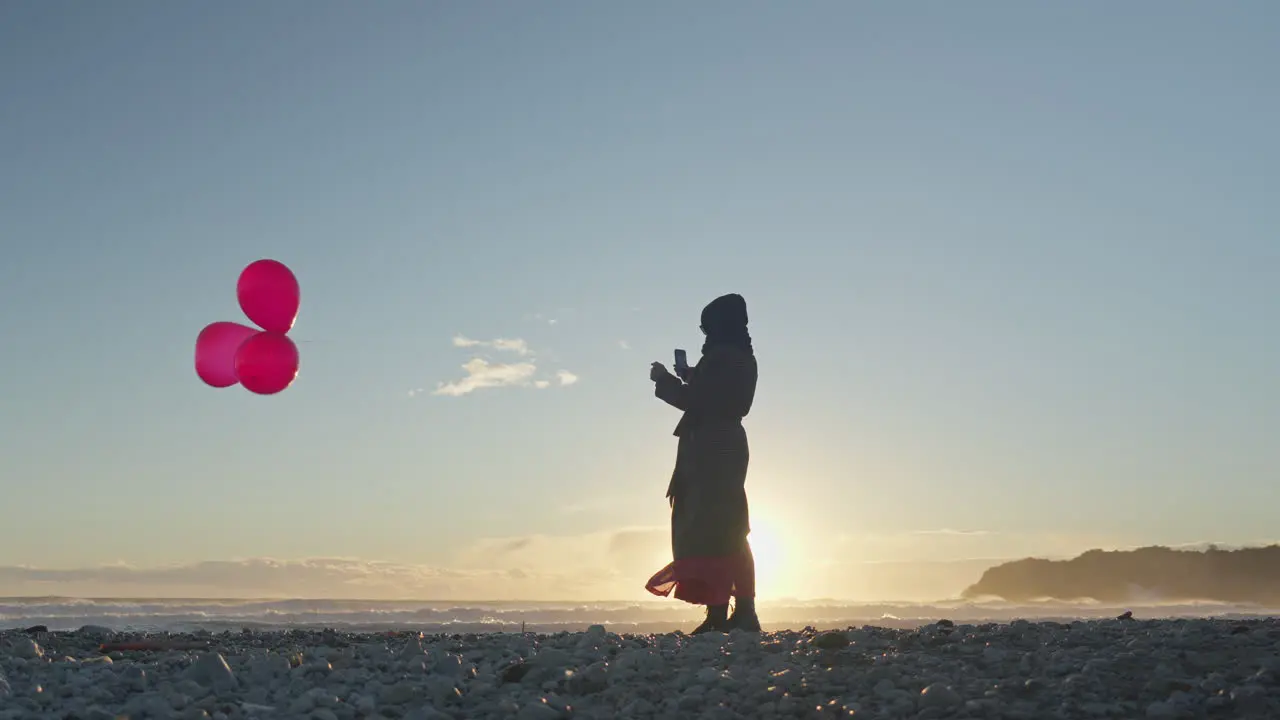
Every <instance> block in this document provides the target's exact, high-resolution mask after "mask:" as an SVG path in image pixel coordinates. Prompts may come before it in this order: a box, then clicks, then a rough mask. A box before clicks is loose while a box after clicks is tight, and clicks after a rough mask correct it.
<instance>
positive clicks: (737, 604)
mask: <svg viewBox="0 0 1280 720" xmlns="http://www.w3.org/2000/svg"><path fill="white" fill-rule="evenodd" d="M725 624H726V625H727V626H728V628H729V629H730V630H745V631H746V632H760V618H759V617H757V616H756V599H755V598H753V597H740V598H734V603H733V617H731V618H729V619H728V620H727V621H726V622H725Z"/></svg>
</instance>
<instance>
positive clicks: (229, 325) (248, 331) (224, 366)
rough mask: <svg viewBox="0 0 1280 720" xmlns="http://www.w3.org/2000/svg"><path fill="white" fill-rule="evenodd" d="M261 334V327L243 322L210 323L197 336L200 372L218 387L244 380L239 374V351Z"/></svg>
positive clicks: (208, 383)
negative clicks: (258, 328) (259, 329)
mask: <svg viewBox="0 0 1280 720" xmlns="http://www.w3.org/2000/svg"><path fill="white" fill-rule="evenodd" d="M257 334H258V331H257V330H254V329H253V328H251V327H248V326H245V325H241V324H239V323H233V322H215V323H209V324H208V325H206V326H205V328H204V329H203V330H201V331H200V334H199V335H197V336H196V375H199V376H200V379H201V380H203V381H205V384H207V385H212V386H213V387H216V388H224V387H231V386H232V385H235V384H236V383H238V382H240V379H239V377H237V376H236V351H237V350H239V349H240V346H241V345H243V344H244V343H245V341H246V340H248V339H249V338H251V337H253V336H254V335H257Z"/></svg>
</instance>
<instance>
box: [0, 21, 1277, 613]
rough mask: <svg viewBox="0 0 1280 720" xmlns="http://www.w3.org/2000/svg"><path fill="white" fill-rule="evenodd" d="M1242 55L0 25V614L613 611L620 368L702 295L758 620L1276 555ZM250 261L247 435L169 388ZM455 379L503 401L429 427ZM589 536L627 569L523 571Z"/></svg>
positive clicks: (652, 516) (616, 31)
mask: <svg viewBox="0 0 1280 720" xmlns="http://www.w3.org/2000/svg"><path fill="white" fill-rule="evenodd" d="M1277 37H1280V5H1278V4H1276V3H1274V2H1266V1H1263V0H1259V1H1256V2H1234V3H1228V4H1210V3H1192V2H1155V1H1154V0H1152V1H1143V2H1128V3H1114V2H1101V1H1096V2H1093V1H1091V2H1080V3H1070V4H1067V3H1022V2H1014V1H1013V0H1009V1H1007V2H972V3H887V2H884V3H856V2H844V1H836V0H831V1H814V2H806V3H800V4H795V3H779V2H728V1H727V0H715V1H711V2H700V3H689V2H676V1H671V2H657V3H592V2H548V3H536V4H535V3H529V4H522V3H515V4H506V3H497V4H495V3H462V2H455V3H444V2H417V1H403V2H401V1H385V2H377V3H344V2H331V1H327V0H326V1H322V2H312V1H308V2H302V1H301V0H278V1H276V2H271V3H249V2H231V3H221V4H200V3H192V2H141V1H137V2H118V3H85V2H63V1H48V2H44V1H41V2H37V1H36V0H26V1H23V2H16V1H15V2H6V3H3V4H0V242H2V243H3V254H2V255H0V308H3V310H2V311H0V408H3V410H2V412H0V483H3V485H2V486H0V492H2V493H3V500H2V501H0V565H29V566H33V567H37V568H63V569H65V568H84V567H90V566H95V565H98V564H101V563H116V562H123V563H127V564H130V565H133V566H139V567H149V566H155V565H165V564H182V563H191V562H196V561H203V560H230V559H243V558H260V557H265V558H275V559H280V560H299V559H304V558H330V557H345V558H354V559H357V560H360V561H365V562H372V561H385V562H386V563H390V564H394V565H395V567H397V568H404V567H408V568H417V569H418V570H420V571H421V572H424V573H433V572H437V570H428V569H427V568H457V569H458V572H459V573H462V572H463V570H464V569H467V568H470V569H471V570H474V571H475V572H480V571H481V570H485V571H493V572H497V571H502V570H510V569H512V568H513V567H517V566H519V567H521V568H525V567H526V566H533V565H537V563H538V562H541V563H543V565H545V566H546V567H545V568H543V569H542V570H538V572H544V574H545V577H548V578H551V577H553V576H555V573H557V572H562V573H570V574H572V573H576V572H579V571H581V572H582V573H586V574H587V575H585V576H584V577H587V576H589V577H588V579H587V580H584V581H583V582H584V583H586V584H584V585H582V587H583V588H584V589H583V590H581V592H598V593H604V594H608V593H609V592H613V591H612V590H608V591H607V590H605V589H600V588H605V587H606V586H607V587H608V588H613V587H619V588H623V589H624V590H619V591H617V593H623V592H624V591H625V592H632V591H633V590H634V591H635V592H636V593H638V594H637V595H636V596H637V597H640V596H643V591H642V589H641V588H642V584H643V581H644V579H645V577H647V575H646V574H645V573H646V572H647V571H648V570H652V569H656V567H651V561H655V562H656V561H657V560H660V559H661V555H662V553H663V552H666V547H665V544H664V543H665V531H664V530H663V529H662V527H663V524H664V523H665V522H666V514H665V513H666V506H665V502H664V500H663V497H662V495H663V492H664V490H665V486H666V480H667V476H668V474H669V472H670V466H671V463H672V461H673V458H674V450H675V446H674V439H673V438H672V437H671V436H670V431H671V428H672V427H673V425H674V423H675V421H676V419H677V418H676V417H675V416H674V413H673V412H672V411H671V410H670V409H669V408H667V407H665V406H663V405H662V404H661V403H659V402H658V401H656V400H654V399H653V397H652V395H651V386H650V383H649V382H648V379H647V373H648V365H649V363H650V362H651V361H653V360H661V361H664V362H669V361H670V355H671V348H673V347H675V346H681V347H687V348H689V349H690V350H691V351H694V353H693V354H694V355H695V356H696V350H697V348H698V345H699V342H700V336H699V334H698V331H697V326H698V312H699V310H700V308H701V306H702V305H703V304H704V303H705V302H707V301H708V300H710V299H711V298H713V297H715V296H716V295H719V294H721V293H725V292H740V293H742V294H743V295H745V296H746V298H747V300H748V303H749V305H750V312H751V318H752V329H753V333H754V335H755V338H756V344H757V349H758V352H759V356H760V363H761V368H762V379H761V386H760V391H759V397H758V403H757V406H756V410H755V412H754V414H753V416H752V417H751V418H750V419H749V430H750V432H751V435H752V441H753V470H752V474H751V477H750V481H749V483H750V484H749V489H750V492H751V496H752V499H753V503H754V505H753V512H754V513H755V515H756V517H758V518H759V519H760V522H761V523H762V527H764V528H766V529H767V533H766V534H768V535H769V537H767V538H764V537H762V540H761V542H762V544H771V545H773V546H774V547H773V551H774V552H775V553H783V554H784V555H786V557H790V558H791V559H792V563H791V570H790V571H789V572H791V573H792V574H793V576H792V577H790V579H789V580H787V581H786V582H787V583H789V589H790V590H792V591H794V592H795V593H796V594H805V593H809V592H818V591H819V590H818V589H817V586H816V585H815V584H814V583H813V582H810V581H809V580H806V579H805V578H806V577H808V576H809V575H811V574H812V572H811V571H812V570H813V568H815V567H818V566H819V565H821V566H822V567H824V568H827V570H824V571H823V572H828V573H829V577H836V576H838V575H839V573H840V572H843V570H842V568H843V567H844V564H848V563H855V562H862V561H867V560H895V559H929V558H935V557H943V556H946V557H953V556H954V557H956V558H961V557H968V556H971V555H973V554H975V553H976V554H978V555H979V556H988V555H991V556H1018V555H1022V554H1026V553H1031V552H1051V551H1062V552H1067V551H1074V550H1076V549H1084V548H1086V547H1088V546H1090V545H1092V544H1098V543H1107V542H1110V543H1116V544H1123V543H1140V542H1161V543H1178V542H1191V541H1196V540H1222V541H1227V542H1232V541H1235V542H1246V541H1252V540H1258V539H1267V538H1272V537H1276V536H1277V535H1280V530H1278V529H1280V503H1278V502H1276V499H1277V497H1280V496H1278V495H1277V489H1276V482H1277V479H1278V478H1280V444H1277V443H1276V440H1275V438H1276V436H1277V431H1278V430H1280V371H1278V368H1280V238H1278V237H1277V234H1276V233H1277V228H1280V200H1277V197H1278V196H1277V191H1278V189H1280V135H1278V134H1277V128H1280V93H1277V79H1276V78H1277V75H1276V73H1277V68H1280V43H1277V42H1276V38H1277ZM260 257H273V258H276V259H279V260H281V261H283V262H285V263H287V264H288V265H289V266H290V267H292V268H293V270H294V271H295V272H296V273H297V275H298V277H299V280H300V282H301V284H302V290H303V300H302V312H301V315H300V317H299V320H298V322H297V324H296V326H295V329H294V332H293V335H294V337H295V338H296V339H297V340H299V341H301V342H300V349H301V352H302V370H301V373H300V375H299V377H298V379H297V381H296V383H295V384H294V386H293V387H291V388H290V389H289V390H287V391H286V392H285V393H283V394H281V395H278V396H274V397H268V398H262V397H257V396H253V395H250V394H249V393H247V392H245V391H243V390H242V389H240V388H232V389H228V390H221V391H217V390H213V389H211V388H209V387H206V386H204V385H202V384H201V383H200V382H199V381H198V380H197V378H196V376H195V373H194V371H193V368H192V363H191V356H192V346H193V342H194V339H195V336H196V333H197V332H198V331H199V330H200V328H201V327H202V326H203V325H204V324H206V323H208V322H211V321H214V320H236V321H242V322H243V321H244V319H243V315H242V313H241V312H240V310H239V308H238V307H237V305H236V301H235V294H234V289H235V280H236V276H237V274H238V272H239V271H240V269H241V268H242V267H243V266H244V265H246V264H247V263H249V262H251V261H253V260H255V259H258V258H260ZM553 321H554V322H553ZM459 335H461V336H465V337H467V338H472V339H476V340H481V341H492V340H494V339H497V338H502V339H521V340H524V341H525V343H526V344H527V346H528V348H529V350H530V353H529V354H527V355H524V356H521V355H518V354H517V353H513V352H509V351H504V350H501V349H494V348H487V347H484V346H479V345H476V346H471V347H457V346H455V343H454V338H455V337H456V336H459ZM477 356H480V357H484V358H487V360H488V362H490V363H491V367H490V370H493V367H494V366H498V365H500V364H515V365H518V364H519V363H531V364H532V365H533V366H534V370H533V371H532V372H533V374H532V375H530V374H529V371H528V369H527V368H526V369H525V370H521V369H519V368H518V367H517V369H516V370H511V371H510V372H509V374H508V375H507V376H506V377H508V378H509V379H523V380H526V381H527V382H529V383H533V382H537V381H538V380H539V379H541V380H546V381H548V382H550V383H551V386H550V387H547V388H545V389H539V388H537V387H536V386H532V385H528V386H520V385H518V384H517V385H516V386H507V387H488V388H482V389H478V390H475V391H474V392H470V393H466V394H463V395H459V396H444V395H435V394H432V393H431V391H432V390H434V389H436V388H437V387H438V386H439V384H440V383H449V382H456V381H459V380H460V379H462V378H463V377H464V376H465V374H466V373H465V371H464V370H463V369H462V367H461V366H462V364H463V363H465V362H467V361H468V360H470V359H471V358H473V357H477ZM499 369H501V368H499ZM508 370H510V369H508ZM561 370H567V371H569V372H571V373H573V374H574V375H575V376H576V377H577V378H578V381H577V382H576V383H574V384H571V385H561V384H560V382H559V380H558V379H557V376H556V373H557V372H559V371H561ZM418 388H422V389H425V390H426V392H423V393H413V396H412V397H411V396H410V393H411V391H414V390H416V389H418ZM628 528H630V529H632V530H634V532H636V533H639V534H644V533H648V535H646V536H645V537H647V538H649V539H648V540H645V541H643V542H641V546H642V547H643V549H642V550H637V551H636V552H638V553H639V555H638V556H636V557H640V558H641V559H640V560H636V557H632V556H628V558H629V559H626V562H632V561H634V563H633V565H634V568H633V567H632V566H630V565H627V566H626V567H627V568H628V569H627V571H626V572H621V573H619V572H617V569H618V568H619V567H622V566H623V565H624V564H625V562H624V560H617V559H616V558H615V560H617V561H616V562H614V560H611V559H610V558H609V557H595V558H594V559H592V558H587V559H582V558H578V559H573V558H574V557H576V556H573V557H570V556H571V555H573V550H571V549H572V548H577V549H580V550H581V549H582V548H583V546H585V545H591V544H593V543H596V542H597V541H598V540H599V539H600V538H604V539H606V540H608V541H609V542H611V543H614V544H613V545H610V547H613V548H614V549H618V548H622V546H623V545H625V543H622V542H621V541H619V540H618V538H619V537H622V535H620V534H619V533H620V531H623V530H625V529H628ZM946 531H964V532H963V533H960V532H946ZM593 538H594V539H593ZM504 539H513V540H511V542H510V543H507V540H504ZM535 541H536V542H543V543H547V545H546V549H544V551H542V552H541V554H539V555H538V556H537V558H535V559H532V560H530V559H523V560H519V561H517V560H514V559H512V557H511V556H505V555H503V554H502V552H505V550H503V551H502V552H500V551H494V550H493V548H495V547H506V549H507V550H510V549H512V548H516V547H528V546H529V545H528V543H531V542H535ZM503 543H507V546H509V547H507V546H503ZM521 543H524V544H521ZM557 543H558V544H557ZM644 543H649V544H647V545H646V544H644ZM557 548H558V549H557ZM624 550H625V548H624ZM584 552H585V551H584ZM619 552H623V550H619ZM627 552H630V551H627ZM623 554H626V553H625V552H623ZM575 563H577V564H575ZM805 563H809V565H808V566H805V565H804V564H805ZM531 564H532V565H531ZM783 564H785V563H782V562H775V565H776V566H778V567H781V565H783ZM538 567H543V566H542V565H539V566H538ZM797 567H807V568H808V569H805V570H797V569H796V568H797ZM832 568H835V569H832ZM535 569H536V568H535ZM775 569H776V568H775ZM416 571H417V570H415V572H416ZM776 571H777V572H778V573H782V572H783V571H782V570H781V569H776ZM441 572H442V571H441ZM591 573H596V574H595V575H591ZM610 573H612V574H610ZM486 577H488V576H486ZM513 577H514V575H513ZM779 577H780V575H779ZM601 578H607V579H601ZM595 581H600V582H603V583H606V584H605V585H599V586H593V585H590V582H595ZM494 582H498V581H497V580H495V581H494ZM548 582H550V581H548ZM781 582H782V581H781V580H779V583H781ZM824 582H826V581H824ZM832 582H834V585H835V586H836V587H837V590H835V591H833V592H837V591H839V587H841V586H840V584H839V582H835V581H832ZM608 583H614V585H608ZM829 584H830V583H829ZM481 587H482V590H481V591H483V587H487V586H481ZM764 589H765V588H762V591H763V590H764ZM827 589H828V588H827V585H823V586H822V590H824V591H825V590H827ZM493 592H495V593H500V592H505V591H503V590H494V591H493ZM886 592H889V591H886ZM617 593H615V594H617ZM0 594H3V593H0ZM562 594H563V593H562Z"/></svg>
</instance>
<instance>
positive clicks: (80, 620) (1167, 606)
mask: <svg viewBox="0 0 1280 720" xmlns="http://www.w3.org/2000/svg"><path fill="white" fill-rule="evenodd" d="M758 605H759V612H760V617H761V620H762V621H763V623H764V625H765V629H767V630H769V629H773V630H778V629H784V628H792V629H799V628H803V627H806V626H811V627H815V628H818V629H826V628H844V627H850V626H855V627H861V626H863V625H878V626H887V627H899V628H909V627H918V626H920V625H924V624H927V623H931V622H936V621H937V620H940V619H943V618H945V619H949V620H952V621H954V622H957V623H975V624H976V623H984V622H1008V621H1011V620H1015V619H1026V620H1055V621H1060V622H1062V621H1071V620H1084V619H1101V618H1111V617H1116V616H1117V615H1119V614H1120V613H1122V612H1125V611H1131V612H1132V613H1133V615H1134V617H1135V618H1138V619H1144V618H1151V619H1155V618H1178V617H1218V618H1232V619H1244V618H1252V617H1266V616H1272V615H1280V608H1265V607H1261V606H1256V605H1228V604H1221V603H1191V602H1181V603H1179V602H1169V603H1159V602H1150V601H1145V602H1143V603H1140V604H1135V605H1127V606H1121V605H1104V604H1097V603H1064V602H1039V603H1022V604H1015V603H1004V602H968V601H959V600H956V601H941V602H936V603H894V602H883V603H848V602H837V601H832V600H826V601H806V602H802V601H772V602H765V601H762V602H760V603H759V604H758ZM698 615H699V612H698V608H695V607H692V606H689V605H686V604H684V603H680V602H676V601H666V602H662V601H656V602H431V601H368V600H323V599H315V600H304V599H295V600H288V599H262V600H238V599H222V600H220V599H208V598H205V599H199V598H197V599H138V598H67V597H17V598H0V629H8V628H23V627H29V626H33V625H45V626H47V627H48V628H49V629H50V630H74V629H76V628H79V627H82V626H84V625H98V626H105V627H109V628H112V629H115V630H129V631H172V632H191V631H198V630H208V631H211V632H222V631H238V630H242V629H253V630H285V629H289V628H316V627H328V628H336V629H343V630H348V631H365V632H375V631H383V630H406V629H407V630H421V631H423V632H428V633H474V632H521V631H522V630H523V631H528V632H541V633H554V632H561V631H579V630H583V629H585V628H587V627H589V626H591V625H596V624H599V625H604V626H606V627H608V628H609V629H610V630H613V631H615V632H639V633H651V632H670V631H673V630H676V629H686V630H687V629H688V628H689V627H690V624H691V623H692V622H694V621H696V619H697V618H698Z"/></svg>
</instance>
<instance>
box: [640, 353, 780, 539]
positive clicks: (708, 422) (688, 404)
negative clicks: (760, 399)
mask: <svg viewBox="0 0 1280 720" xmlns="http://www.w3.org/2000/svg"><path fill="white" fill-rule="evenodd" d="M757 377H758V370H757V367H756V359H755V356H754V355H753V354H752V353H750V352H748V351H746V350H743V349H740V348H737V347H734V346H729V345H720V346H713V347H711V348H709V349H708V350H707V352H706V353H705V354H704V355H703V356H702V359H701V361H699V363H698V365H697V367H695V368H693V369H692V372H691V374H690V377H689V381H688V383H684V382H682V381H681V380H680V379H679V378H677V377H675V376H673V375H666V376H664V377H662V378H660V379H659V380H658V381H657V383H656V384H655V387H654V394H655V395H657V396H658V397H659V398H661V399H662V400H665V401H666V402H667V403H669V404H670V405H672V406H674V407H676V408H678V409H680V410H683V411H684V415H683V416H682V417H681V418H680V422H679V424H678V425H676V429H675V433H674V434H675V435H676V436H677V437H678V438H679V444H678V446H677V450H676V466H675V470H674V471H673V472H672V473H671V483H670V485H668V487H667V496H668V498H670V500H671V550H672V554H673V555H674V558H675V559H676V560H681V559H685V558H693V557H723V556H729V555H736V554H738V553H740V552H741V551H742V550H743V549H744V547H745V546H746V539H747V535H748V533H750V532H751V522H750V513H749V512H748V509H747V491H746V480H747V465H748V463H749V460H750V449H749V447H748V444H747V432H746V430H745V429H744V428H743V427H742V419H743V418H744V417H746V416H747V413H749V412H750V411H751V404H752V402H753V401H754V400H755V393H756V380H757Z"/></svg>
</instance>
